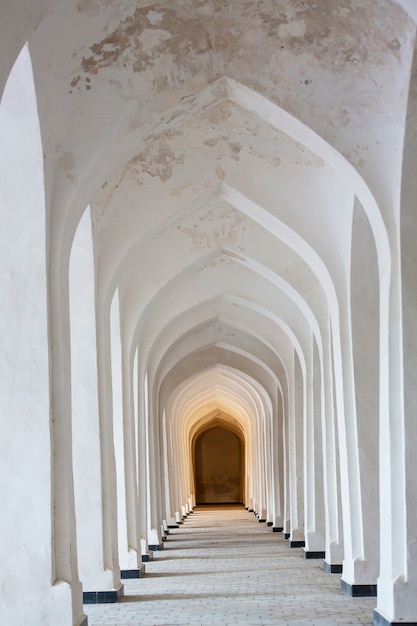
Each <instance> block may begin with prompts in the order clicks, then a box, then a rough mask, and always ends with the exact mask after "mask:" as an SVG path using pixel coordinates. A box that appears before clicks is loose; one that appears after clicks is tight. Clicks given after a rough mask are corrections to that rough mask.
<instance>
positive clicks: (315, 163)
mask: <svg viewBox="0 0 417 626" xmlns="http://www.w3.org/2000/svg"><path fill="white" fill-rule="evenodd" d="M8 4H10V3H9V2H3V3H2V9H0V17H1V19H0V40H2V39H3V38H4V39H3V41H6V42H7V43H8V46H7V54H5V55H4V56H3V57H2V58H1V62H0V80H2V81H3V82H4V81H5V80H6V78H7V74H8V72H9V70H10V67H11V65H12V63H13V60H14V56H16V55H17V53H18V50H19V48H20V47H21V46H22V45H23V44H24V43H25V41H28V44H29V50H30V54H31V59H32V64H33V71H34V80H35V87H36V91H37V98H38V110H39V117H40V124H41V132H42V141H43V150H44V158H45V180H46V203H47V217H48V233H49V241H50V249H51V255H52V257H54V255H55V256H56V257H57V258H58V259H59V263H62V264H63V266H65V264H66V263H67V262H68V256H69V252H70V249H71V244H72V240H73V236H74V233H75V231H76V228H77V224H78V222H79V219H80V217H81V215H82V214H83V212H84V210H85V208H86V206H87V205H90V206H91V221H92V227H93V240H94V254H95V263H96V280H97V298H98V303H99V306H104V307H109V306H110V302H111V300H112V297H113V294H114V293H115V290H116V289H118V293H119V298H120V306H121V319H122V329H123V339H124V342H125V346H126V347H127V349H128V350H129V351H130V353H131V354H132V355H133V354H134V352H135V350H136V348H137V346H139V356H140V362H141V363H142V364H143V365H142V367H144V369H146V370H147V371H148V373H149V376H150V380H151V381H152V386H153V391H154V393H155V394H156V397H159V398H160V399H161V401H162V403H163V404H164V403H166V402H167V401H168V397H169V394H170V393H173V392H174V390H175V389H176V388H178V389H179V388H180V386H181V385H182V384H183V383H184V382H185V381H186V380H188V379H189V378H190V377H191V376H193V375H195V373H196V372H197V371H199V372H204V371H205V370H209V371H211V372H212V378H211V384H212V385H213V388H217V387H216V386H218V378H219V373H218V369H217V368H218V367H226V366H227V367H228V366H230V365H231V366H232V367H233V371H234V372H235V374H234V376H235V375H236V372H240V375H241V377H242V380H243V379H244V378H245V377H251V378H253V380H256V381H262V387H263V388H264V389H268V391H269V394H271V393H272V392H271V390H273V389H274V388H275V389H276V386H277V385H279V386H280V387H281V388H282V389H286V388H287V386H288V381H287V379H286V373H287V372H288V369H289V360H290V359H291V358H292V356H291V355H292V354H293V351H294V350H295V351H296V353H297V354H298V358H299V360H300V363H301V366H302V368H303V367H305V365H303V364H304V363H305V359H306V358H307V357H306V355H307V356H308V355H309V354H310V353H311V345H312V341H313V338H314V341H315V342H316V344H317V346H318V349H319V351H321V350H322V337H323V333H327V332H328V325H329V319H330V316H331V315H332V316H336V318H337V316H338V314H339V308H340V307H341V306H342V307H343V305H344V303H345V302H346V301H347V300H348V298H349V296H348V293H349V281H350V266H351V258H350V257H351V231H352V221H353V219H354V214H353V211H354V207H355V205H356V207H359V208H357V210H356V212H355V216H356V217H355V219H360V220H363V223H364V225H365V226H364V227H366V228H368V227H369V225H370V226H371V229H372V232H373V236H374V239H375V245H376V250H377V256H378V267H379V272H380V277H381V280H382V281H383V279H384V275H385V274H384V273H385V270H386V267H387V266H388V265H389V263H390V252H389V241H390V238H391V237H392V233H393V232H394V230H393V229H394V226H395V224H396V222H397V221H398V213H399V189H400V179H401V161H402V137H403V132H402V129H403V127H404V120H405V115H406V109H407V96H408V82H409V76H410V68H411V62H412V53H413V44H414V35H415V23H414V21H413V19H412V18H413V17H415V15H414V13H415V9H414V6H413V3H410V2H403V3H396V2H393V1H391V0H373V1H370V0H368V1H366V2H364V1H363V0H343V1H341V2H337V3H335V2H334V1H333V0H322V1H321V2H305V0H291V2H290V1H288V0H277V1H276V2H270V1H266V0H257V1H255V0H248V1H244V2H223V1H222V2H219V1H217V0H204V1H202V0H178V1H177V2H175V3H172V2H167V1H162V0H161V1H158V2H151V1H149V0H148V1H147V2H142V1H141V0H138V1H137V2H134V3H132V2H131V0H105V1H102V2H98V1H96V0H77V1H75V0H74V1H68V0H66V1H52V0H49V1H48V0H43V1H42V0H37V1H31V2H23V1H20V2H17V3H16V2H15V1H14V2H13V11H10V10H7V5H8ZM401 4H403V7H402V6H401ZM404 8H405V9H406V11H407V12H406V11H404ZM19 12H20V15H19ZM8 55H9V56H8ZM13 55H14V56H13ZM358 215H359V217H357V216H358ZM57 251H58V252H57ZM201 375H203V374H201ZM230 380H232V379H230ZM206 382H207V381H206ZM230 384H232V383H230ZM233 384H234V383H233ZM245 384H246V383H245ZM274 386H275V387H274ZM202 389H205V387H204V385H203V387H202ZM168 391H169V393H168ZM285 393H286V392H284V395H285ZM158 394H161V395H160V396H159V395H158ZM226 395H227V394H226ZM222 397H223V396H222ZM225 397H226V396H224V397H223V400H222V401H221V402H220V405H221V406H222V410H224V409H225V403H226V404H227V402H226V400H224V398H225ZM201 398H202V402H203V399H204V393H203V392H202V396H201Z"/></svg>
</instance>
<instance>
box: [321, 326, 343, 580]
mask: <svg viewBox="0 0 417 626" xmlns="http://www.w3.org/2000/svg"><path fill="white" fill-rule="evenodd" d="M321 396H322V405H324V406H323V410H322V433H323V438H322V444H323V464H324V467H323V487H324V503H325V507H324V510H325V528H326V540H325V552H326V556H325V564H324V567H325V569H326V570H327V571H329V572H334V573H340V572H341V571H342V562H343V524H342V515H341V503H340V471H339V444H338V439H337V426H336V417H335V412H336V409H335V393H334V380H333V362H332V349H331V337H330V327H329V326H328V327H327V329H326V332H324V333H323V373H322V385H321Z"/></svg>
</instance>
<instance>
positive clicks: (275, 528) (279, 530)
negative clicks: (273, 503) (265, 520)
mask: <svg viewBox="0 0 417 626" xmlns="http://www.w3.org/2000/svg"><path fill="white" fill-rule="evenodd" d="M283 530H284V528H283V527H282V526H273V527H272V532H273V533H282V531H283Z"/></svg>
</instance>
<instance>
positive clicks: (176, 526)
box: [168, 524, 180, 528]
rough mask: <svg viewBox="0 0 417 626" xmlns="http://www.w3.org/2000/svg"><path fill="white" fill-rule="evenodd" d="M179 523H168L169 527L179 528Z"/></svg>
mask: <svg viewBox="0 0 417 626" xmlns="http://www.w3.org/2000/svg"><path fill="white" fill-rule="evenodd" d="M179 527H180V526H179V524H168V528H179Z"/></svg>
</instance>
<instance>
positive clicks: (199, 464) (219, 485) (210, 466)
mask: <svg viewBox="0 0 417 626" xmlns="http://www.w3.org/2000/svg"><path fill="white" fill-rule="evenodd" d="M194 470H195V482H196V502H197V504H221V503H241V502H242V501H243V444H242V440H241V438H240V437H239V436H238V435H237V434H236V433H235V432H233V431H232V430H229V429H228V428H224V427H223V426H214V427H212V428H208V429H207V430H204V431H203V432H202V433H200V434H199V435H198V436H197V438H196V441H195V448H194Z"/></svg>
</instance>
